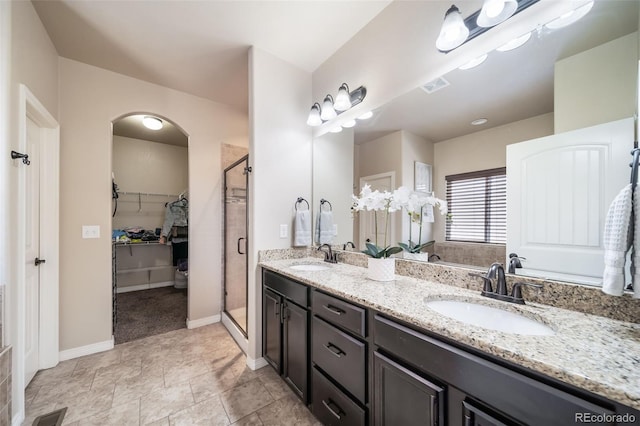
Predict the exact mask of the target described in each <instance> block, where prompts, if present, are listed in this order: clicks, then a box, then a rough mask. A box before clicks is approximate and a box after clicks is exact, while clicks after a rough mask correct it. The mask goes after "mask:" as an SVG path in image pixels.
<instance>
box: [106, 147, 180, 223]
mask: <svg viewBox="0 0 640 426" xmlns="http://www.w3.org/2000/svg"><path fill="white" fill-rule="evenodd" d="M188 156H189V150H188V149H187V148H186V147H182V146H175V145H167V144H163V143H157V142H151V141H146V140H141V139H133V138H126V137H123V136H115V135H114V136H113V160H112V161H113V163H112V167H113V173H114V175H115V178H116V183H117V184H118V189H119V190H120V191H122V192H138V193H142V195H140V197H139V198H138V195H136V194H121V195H120V197H119V199H118V210H117V211H116V215H115V216H114V217H113V220H112V226H113V228H114V229H122V228H125V227H127V226H142V227H144V228H145V229H150V230H153V229H155V228H160V227H162V224H163V223H164V217H165V210H166V209H165V203H167V202H171V201H175V200H176V196H177V195H179V194H181V193H182V191H184V190H185V189H188V188H189V179H188V176H189V157H188ZM144 194H172V195H173V196H171V197H167V196H164V197H159V196H155V195H154V196H149V195H144Z"/></svg>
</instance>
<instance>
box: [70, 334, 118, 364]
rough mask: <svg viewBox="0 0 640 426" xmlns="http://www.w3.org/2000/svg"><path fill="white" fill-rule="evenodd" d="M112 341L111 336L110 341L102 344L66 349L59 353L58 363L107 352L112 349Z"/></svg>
mask: <svg viewBox="0 0 640 426" xmlns="http://www.w3.org/2000/svg"><path fill="white" fill-rule="evenodd" d="M113 346H114V340H113V336H111V339H110V340H105V341H104V342H98V343H93V344H91V345H87V346H80V347H79V348H73V349H66V350H64V351H60V361H66V360H68V359H74V358H79V357H81V356H85V355H91V354H97V353H98V352H104V351H108V350H110V349H113Z"/></svg>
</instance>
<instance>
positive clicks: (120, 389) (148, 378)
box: [113, 367, 164, 406]
mask: <svg viewBox="0 0 640 426" xmlns="http://www.w3.org/2000/svg"><path fill="white" fill-rule="evenodd" d="M143 370H144V371H143V372H142V373H140V374H139V375H137V376H133V377H127V378H123V379H121V380H120V381H118V383H116V387H115V390H114V392H113V406H116V405H122V404H126V403H127V402H129V401H131V400H133V399H139V398H141V397H142V396H144V395H147V394H149V393H150V392H151V391H153V390H156V389H162V388H164V377H163V374H162V368H161V367H154V368H148V369H143Z"/></svg>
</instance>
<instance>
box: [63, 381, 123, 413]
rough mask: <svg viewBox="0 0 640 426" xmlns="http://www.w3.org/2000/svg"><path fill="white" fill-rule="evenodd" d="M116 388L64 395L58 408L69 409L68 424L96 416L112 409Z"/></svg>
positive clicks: (108, 387)
mask: <svg viewBox="0 0 640 426" xmlns="http://www.w3.org/2000/svg"><path fill="white" fill-rule="evenodd" d="M114 387H115V385H107V386H104V387H101V388H96V389H91V390H90V391H88V392H83V393H80V394H77V395H64V396H62V397H60V399H59V400H58V402H57V406H56V408H62V407H67V408H68V409H67V414H66V415H65V420H66V421H68V422H74V421H76V420H80V419H83V418H85V417H90V416H94V415H96V414H98V413H100V412H102V411H106V410H108V409H109V408H111V403H112V401H113V389H114Z"/></svg>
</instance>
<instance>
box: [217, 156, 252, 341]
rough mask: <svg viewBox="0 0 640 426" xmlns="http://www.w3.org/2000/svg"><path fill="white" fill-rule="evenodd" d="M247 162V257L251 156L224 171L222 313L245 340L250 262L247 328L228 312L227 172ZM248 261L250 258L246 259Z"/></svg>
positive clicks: (241, 159) (246, 285)
mask: <svg viewBox="0 0 640 426" xmlns="http://www.w3.org/2000/svg"><path fill="white" fill-rule="evenodd" d="M244 162H246V163H247V165H246V167H245V170H244V175H245V188H246V200H245V206H246V208H245V225H244V226H245V228H244V229H245V237H244V239H245V253H244V255H245V257H246V256H247V252H246V248H248V247H249V233H248V230H249V173H250V172H251V168H250V167H249V154H247V155H245V156H243V157H242V158H240V159H239V160H237V161H235V162H234V163H233V164H231V165H230V166H228V167H227V168H226V169H224V179H223V185H224V186H223V205H224V216H223V225H224V226H223V233H222V234H223V236H222V238H223V241H224V247H223V253H224V261H223V262H222V263H223V271H224V272H223V277H222V279H223V282H222V312H224V313H225V314H226V316H227V318H229V319H230V320H231V322H233V324H235V326H236V327H237V328H238V330H240V332H241V333H242V334H243V335H244V337H245V338H248V336H249V321H248V317H247V314H248V310H249V262H248V261H246V262H245V266H244V286H245V301H244V306H245V318H246V319H245V326H244V328H242V327H241V326H240V324H238V322H237V321H236V319H235V318H234V317H233V316H232V315H231V314H230V313H229V311H227V172H229V171H230V170H232V169H233V168H235V167H237V166H239V165H240V164H242V163H244ZM246 258H247V259H248V257H246Z"/></svg>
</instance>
